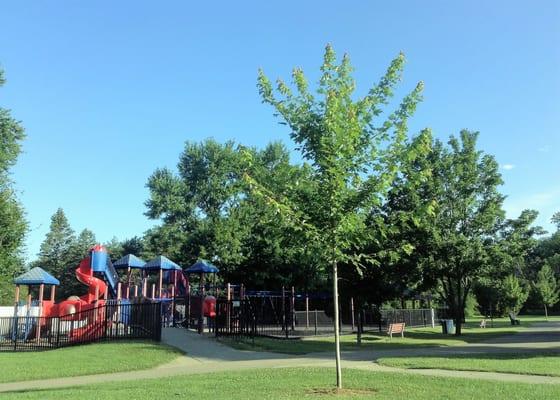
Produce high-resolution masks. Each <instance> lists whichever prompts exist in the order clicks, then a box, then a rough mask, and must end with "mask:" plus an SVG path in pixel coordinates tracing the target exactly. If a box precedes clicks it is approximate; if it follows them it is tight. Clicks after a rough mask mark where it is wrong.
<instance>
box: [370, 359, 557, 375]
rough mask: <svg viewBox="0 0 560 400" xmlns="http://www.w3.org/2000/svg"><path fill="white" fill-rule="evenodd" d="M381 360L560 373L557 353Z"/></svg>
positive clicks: (412, 364) (415, 365)
mask: <svg viewBox="0 0 560 400" xmlns="http://www.w3.org/2000/svg"><path fill="white" fill-rule="evenodd" d="M377 362H378V363H379V364H382V365H388V366H391V367H399V368H415V369H419V368H423V369H425V368H437V369H450V370H462V371H491V372H511V373H514V374H529V375H548V376H560V353H557V354H553V353H552V354H551V353H546V354H519V353H518V354H476V355H473V354H470V355H467V354H465V355H452V356H445V357H426V356H422V357H384V358H380V359H378V360H377Z"/></svg>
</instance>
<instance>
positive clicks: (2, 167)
mask: <svg viewBox="0 0 560 400" xmlns="http://www.w3.org/2000/svg"><path fill="white" fill-rule="evenodd" d="M4 83H5V80H4V71H2V70H1V69H0V88H1V87H2V86H3V85H4ZM24 138H25V134H24V130H23V127H22V126H21V124H20V123H19V122H18V121H17V120H15V119H14V118H13V117H12V115H11V113H10V110H7V109H5V108H1V107H0V303H8V302H11V301H13V290H14V289H13V284H12V279H13V278H14V276H16V275H18V274H19V273H21V272H22V271H23V257H22V252H23V247H24V239H25V233H26V231H27V222H26V221H25V216H24V211H23V207H22V206H21V204H20V202H19V200H18V198H17V195H16V191H15V189H14V185H13V182H12V180H11V177H10V170H11V168H12V167H13V166H14V165H15V163H16V161H17V158H18V155H19V154H20V152H21V142H22V141H23V139H24Z"/></svg>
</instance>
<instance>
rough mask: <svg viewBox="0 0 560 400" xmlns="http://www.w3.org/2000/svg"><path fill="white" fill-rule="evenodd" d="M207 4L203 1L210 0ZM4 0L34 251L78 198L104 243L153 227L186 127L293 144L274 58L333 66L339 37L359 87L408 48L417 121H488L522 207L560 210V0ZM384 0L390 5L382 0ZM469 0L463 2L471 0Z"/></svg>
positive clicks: (511, 195)
mask: <svg viewBox="0 0 560 400" xmlns="http://www.w3.org/2000/svg"><path fill="white" fill-rule="evenodd" d="M195 3H196V4H195ZM203 3H205V2H185V1H182V2H171V1H165V2H155V1H152V2H149V3H145V2H141V1H95V2H76V1H56V2H48V3H47V2H43V1H25V2H23V1H15V0H14V1H8V2H2V5H1V6H0V10H1V15H2V18H1V23H0V65H1V66H2V67H3V68H4V69H5V72H6V77H7V79H8V82H7V84H6V85H5V87H4V88H3V89H1V90H0V105H1V106H2V107H8V108H10V109H12V110H13V114H14V115H15V116H16V117H17V118H18V119H20V120H21V121H22V122H23V124H24V126H25V128H26V131H27V135H28V138H27V140H26V141H25V143H24V154H23V155H22V156H21V157H20V159H19V162H18V165H17V167H16V168H15V170H14V179H15V180H16V182H17V187H18V189H19V190H20V191H21V199H22V201H23V204H24V206H25V209H26V211H27V217H28V219H29V221H30V225H31V231H30V233H29V236H28V241H27V243H28V255H29V258H30V259H32V258H33V257H34V256H35V254H36V253H37V251H38V249H39V245H40V243H41V241H42V240H43V238H44V235H45V233H46V232H47V230H48V225H49V219H50V216H51V215H52V214H53V212H54V211H55V210H56V208H57V207H63V208H64V210H65V211H66V213H67V215H68V217H69V219H70V222H71V224H72V226H73V227H74V229H75V230H77V231H78V230H81V229H83V228H86V227H87V228H89V229H92V230H93V231H94V232H95V233H96V235H97V238H98V240H101V241H106V240H109V239H111V238H112V237H113V236H117V237H118V238H121V239H122V238H126V237H130V236H133V235H139V234H141V233H142V232H143V231H145V230H146V229H147V228H149V227H150V226H151V225H152V224H153V222H151V221H148V220H147V218H146V217H144V215H143V212H144V211H145V208H144V205H143V203H144V201H145V200H146V199H147V195H148V194H147V190H146V188H145V183H146V180H147V178H148V176H149V175H150V174H151V173H152V171H153V170H154V169H155V168H156V167H162V166H170V167H174V166H175V164H176V162H177V160H178V155H179V153H180V152H181V150H182V148H183V144H184V142H185V141H186V140H202V139H204V138H206V137H214V138H216V139H217V140H220V141H225V140H227V139H235V140H236V141H238V142H242V143H244V144H248V145H257V146H263V145H265V144H266V143H267V142H269V141H271V140H283V141H285V142H288V141H289V137H288V132H287V130H286V128H285V127H283V126H280V125H278V124H277V121H276V120H275V118H274V117H273V116H272V110H271V109H270V108H269V107H268V106H266V105H262V104H261V102H260V99H259V97H258V93H257V90H256V87H255V82H256V74H257V69H258V68H259V67H262V68H264V70H265V71H266V72H267V74H268V75H269V76H271V77H273V78H275V77H277V76H282V77H286V78H288V77H289V73H290V70H291V68H292V67H293V66H301V67H303V69H304V70H305V71H307V72H308V73H309V76H310V77H311V78H312V80H315V78H316V76H317V70H318V67H319V65H320V62H321V57H322V53H323V48H324V46H325V44H326V43H327V42H330V43H332V44H333V46H334V47H335V49H336V50H337V52H339V54H342V53H343V52H348V53H349V54H350V56H351V59H352V61H353V64H354V66H355V67H356V78H357V81H358V87H359V88H361V89H362V90H365V89H366V88H367V87H368V86H369V85H370V84H371V83H372V82H375V81H377V79H378V78H379V76H380V75H381V74H382V72H383V71H384V69H385V68H386V66H387V64H388V63H389V61H390V60H391V59H392V57H394V56H395V55H396V54H397V53H398V52H399V51H401V50H402V51H404V52H405V54H406V56H407V59H408V63H407V68H406V71H405V77H404V78H405V79H404V81H403V84H402V89H403V91H404V90H407V89H411V88H412V87H413V86H414V85H415V83H416V82H417V81H418V80H424V81H425V84H426V91H425V101H424V103H423V104H422V105H421V106H420V108H419V110H418V113H417V115H416V117H415V118H414V121H413V124H412V131H413V132H414V131H417V130H419V129H420V128H422V127H425V126H429V127H431V128H433V130H434V132H435V134H436V135H437V136H438V137H440V138H446V137H448V136H449V135H450V134H456V133H458V131H459V130H460V129H461V128H469V129H473V130H479V131H480V132H481V137H480V147H481V148H482V149H483V150H484V151H486V152H488V153H491V154H494V155H495V156H496V158H497V160H498V161H499V162H500V164H501V165H502V168H503V169H502V172H503V176H504V179H505V182H506V183H505V185H504V186H503V192H504V193H505V194H506V195H507V196H508V199H507V200H506V203H505V206H506V209H507V211H508V213H509V215H510V216H516V215H517V214H518V213H519V212H520V211H521V210H522V209H523V208H535V209H537V210H539V211H540V212H541V217H540V219H539V222H540V223H541V224H542V225H544V226H545V227H547V228H548V229H551V228H552V227H551V225H550V224H549V223H548V221H549V219H550V216H551V215H552V213H553V212H554V211H556V210H560V179H559V177H560V157H559V156H560V154H559V151H558V150H559V148H560V132H559V126H560V75H559V72H560V48H559V46H560V22H559V21H560V6H559V4H560V3H559V2H557V1H538V2H530V1H511V0H510V1H462V2H455V1H453V2H451V1H404V0H403V1H391V2H388V1H385V2H365V1H347V2H342V1H325V0H322V1H282V2H276V4H272V3H273V2H264V1H259V2H254V3H250V2H242V1H238V2H231V1H227V2H225V1H224V2H216V1H215V2H206V4H203ZM374 3H378V4H374ZM459 3H460V4H459Z"/></svg>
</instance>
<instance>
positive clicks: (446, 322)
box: [441, 319, 455, 335]
mask: <svg viewBox="0 0 560 400" xmlns="http://www.w3.org/2000/svg"><path fill="white" fill-rule="evenodd" d="M441 333H443V334H444V335H452V334H454V333H455V325H454V324H453V320H452V319H442V320H441Z"/></svg>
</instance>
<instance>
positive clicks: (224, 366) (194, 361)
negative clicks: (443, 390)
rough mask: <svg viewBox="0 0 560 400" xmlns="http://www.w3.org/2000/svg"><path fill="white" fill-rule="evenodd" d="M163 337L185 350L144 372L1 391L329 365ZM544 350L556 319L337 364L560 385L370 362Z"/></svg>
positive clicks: (553, 337) (318, 358) (553, 338)
mask: <svg viewBox="0 0 560 400" xmlns="http://www.w3.org/2000/svg"><path fill="white" fill-rule="evenodd" d="M162 341H163V342H164V343H167V344H169V345H171V346H174V347H177V348H179V349H180V350H182V351H183V352H185V353H186V354H185V355H184V356H180V357H178V358H177V359H175V360H173V361H171V362H169V363H167V364H164V365H161V366H159V367H156V368H153V369H149V370H142V371H129V372H120V373H111V374H99V375H86V376H78V377H68V378H56V379H45V380H36V381H24V382H13V383H4V384H0V393H1V392H13V391H29V390H38V389H55V388H65V387H72V386H79V385H90V384H96V383H102V382H116V381H130V380H138V379H142V380H144V379H153V378H162V377H170V376H178V375H192V374H204V373H209V372H222V371H238V370H242V369H255V368H287V367H334V360H333V358H334V357H333V354H332V352H327V353H310V354H306V355H301V356H293V355H288V354H279V353H269V352H256V351H242V350H236V349H233V348H231V347H228V346H226V345H224V344H222V343H220V342H217V341H216V340H214V339H213V338H211V337H206V336H204V335H198V334H196V333H193V332H189V331H186V330H184V329H178V328H166V329H164V330H163V337H162ZM545 349H546V351H547V352H558V353H560V323H549V324H546V325H545V326H534V327H532V328H529V329H527V330H526V331H523V332H520V333H517V334H515V335H508V336H505V337H500V338H496V339H492V340H489V341H486V342H482V343H478V344H472V345H465V346H451V347H425V348H415V349H411V348H407V349H393V350H378V351H371V350H364V351H348V352H343V362H342V367H343V368H357V369H363V370H369V371H384V372H398V373H407V374H417V375H430V376H441V377H456V378H467V379H484V380H498V381H507V382H522V383H532V384H560V377H548V376H540V375H520V374H508V373H493V372H475V371H450V370H438V369H400V368H393V367H386V366H381V365H379V364H377V363H375V360H376V359H378V358H381V357H389V356H399V355H400V356H404V355H406V356H421V355H446V354H468V353H473V354H475V353H498V352H509V353H511V352H512V351H515V352H542V351H543V350H545Z"/></svg>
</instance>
